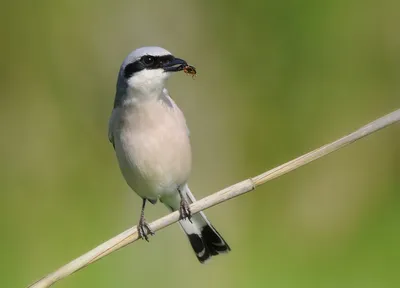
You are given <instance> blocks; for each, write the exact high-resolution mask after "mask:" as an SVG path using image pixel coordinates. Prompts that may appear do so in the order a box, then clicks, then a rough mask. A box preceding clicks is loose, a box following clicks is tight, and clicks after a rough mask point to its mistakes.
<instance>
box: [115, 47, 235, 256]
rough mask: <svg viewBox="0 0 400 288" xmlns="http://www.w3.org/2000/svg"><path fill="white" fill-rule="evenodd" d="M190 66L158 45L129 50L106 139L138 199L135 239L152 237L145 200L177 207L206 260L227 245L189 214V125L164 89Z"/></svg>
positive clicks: (204, 222)
mask: <svg viewBox="0 0 400 288" xmlns="http://www.w3.org/2000/svg"><path fill="white" fill-rule="evenodd" d="M188 66H189V65H188V64H187V62H186V61H185V60H183V59H180V58H177V57H175V56H174V55H172V54H171V53H170V52H169V51H167V50H166V49H164V48H161V47H156V46H149V47H141V48H138V49H136V50H134V51H132V52H131V53H130V54H129V55H128V56H127V57H126V58H125V60H124V61H123V62H122V65H121V67H120V70H119V73H118V80H117V85H116V94H115V99H114V106H113V109H112V113H111V116H110V119H109V130H108V138H109V141H110V142H111V143H112V145H113V147H114V151H115V154H116V157H117V159H118V164H119V168H120V170H121V172H122V175H123V177H124V178H125V181H126V182H127V184H128V185H129V186H130V188H131V189H132V190H133V191H134V192H136V194H138V195H139V196H140V197H141V198H142V208H141V212H140V218H139V224H138V225H137V229H138V235H139V237H140V238H142V239H144V240H146V241H148V238H149V235H154V232H153V231H152V229H151V228H150V226H149V225H148V223H147V222H146V219H145V213H144V211H145V206H146V202H150V203H152V204H156V203H157V201H158V200H160V202H162V203H163V204H164V205H165V206H166V207H167V208H168V209H169V210H170V211H179V214H180V220H179V224H180V226H181V227H182V228H183V231H184V232H185V233H186V235H187V237H188V239H189V242H190V244H191V246H192V248H193V250H194V252H195V254H196V257H197V259H198V260H199V261H200V263H205V262H206V261H207V260H209V259H210V258H211V257H212V256H215V255H218V254H221V253H227V252H229V251H230V250H231V248H230V247H229V245H228V244H227V243H226V241H225V240H224V239H223V238H222V236H221V235H220V234H219V233H218V232H217V230H216V229H215V228H214V226H213V225H212V224H211V223H210V221H209V220H208V219H207V217H206V216H205V214H204V212H202V211H200V212H199V213H197V214H194V215H192V213H191V211H190V208H189V205H190V204H191V203H193V202H195V201H196V199H195V197H194V196H193V194H192V192H191V191H190V189H189V186H188V179H189V176H190V172H191V168H192V153H191V144H190V135H189V129H188V128H187V125H186V120H185V117H184V115H183V112H182V111H181V110H180V109H179V107H178V106H177V104H176V103H175V101H174V100H173V99H172V98H171V97H170V95H169V92H168V90H167V89H166V87H165V86H166V82H167V80H168V78H169V77H170V76H171V75H172V74H174V73H175V72H178V71H181V70H185V67H186V68H187V67H188ZM190 67H192V66H190ZM192 68H194V67H192ZM185 71H186V70H185Z"/></svg>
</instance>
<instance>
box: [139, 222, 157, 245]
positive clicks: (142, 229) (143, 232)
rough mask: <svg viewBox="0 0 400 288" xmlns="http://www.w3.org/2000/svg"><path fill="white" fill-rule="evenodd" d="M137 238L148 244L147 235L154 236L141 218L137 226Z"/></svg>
mask: <svg viewBox="0 0 400 288" xmlns="http://www.w3.org/2000/svg"><path fill="white" fill-rule="evenodd" d="M137 230H138V234H139V238H142V239H144V240H146V241H147V242H149V237H148V235H154V231H153V230H151V228H150V226H149V224H148V223H147V222H146V220H145V219H144V218H141V219H140V221H139V225H138V226H137Z"/></svg>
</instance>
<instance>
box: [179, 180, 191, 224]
mask: <svg viewBox="0 0 400 288" xmlns="http://www.w3.org/2000/svg"><path fill="white" fill-rule="evenodd" d="M177 189H178V192H179V196H180V197H181V203H180V206H179V214H180V219H186V218H187V219H188V220H189V221H190V223H192V212H191V211H190V207H189V203H188V202H187V201H186V199H185V198H184V197H183V194H182V191H181V189H180V187H178V188H177Z"/></svg>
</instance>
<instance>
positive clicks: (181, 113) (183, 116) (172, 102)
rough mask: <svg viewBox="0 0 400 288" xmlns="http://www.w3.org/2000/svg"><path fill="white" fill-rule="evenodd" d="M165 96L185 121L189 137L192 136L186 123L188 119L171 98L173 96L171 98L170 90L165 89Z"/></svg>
mask: <svg viewBox="0 0 400 288" xmlns="http://www.w3.org/2000/svg"><path fill="white" fill-rule="evenodd" d="M163 93H164V96H165V97H166V98H167V99H168V100H169V102H170V103H171V105H172V108H173V109H174V110H175V111H176V113H178V114H179V116H180V117H181V118H182V119H183V123H184V125H185V127H186V131H187V135H188V136H190V130H189V128H188V126H187V123H186V119H185V115H183V112H182V111H181V109H179V107H178V105H176V103H175V101H174V100H173V99H172V98H171V96H169V93H168V90H167V89H166V88H164V90H163Z"/></svg>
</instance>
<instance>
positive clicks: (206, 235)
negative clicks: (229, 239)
mask: <svg viewBox="0 0 400 288" xmlns="http://www.w3.org/2000/svg"><path fill="white" fill-rule="evenodd" d="M188 237H189V241H190V244H191V245H192V247H193V250H194V252H195V253H196V256H197V259H198V260H199V261H200V263H204V262H206V261H207V260H208V259H210V258H211V257H212V256H215V255H218V254H221V253H228V252H229V251H231V248H230V247H229V245H228V244H227V243H226V242H225V240H224V239H223V238H222V236H221V235H220V234H219V233H218V231H217V230H215V228H214V227H213V226H212V225H211V224H208V225H206V226H203V227H202V228H201V234H200V235H199V234H196V233H193V234H188Z"/></svg>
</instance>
